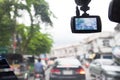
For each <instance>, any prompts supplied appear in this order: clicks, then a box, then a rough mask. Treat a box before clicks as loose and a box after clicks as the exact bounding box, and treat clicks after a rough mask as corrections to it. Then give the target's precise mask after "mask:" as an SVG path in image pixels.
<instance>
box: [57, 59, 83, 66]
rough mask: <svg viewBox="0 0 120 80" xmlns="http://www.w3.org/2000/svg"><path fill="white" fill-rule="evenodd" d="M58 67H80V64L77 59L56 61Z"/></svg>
mask: <svg viewBox="0 0 120 80" xmlns="http://www.w3.org/2000/svg"><path fill="white" fill-rule="evenodd" d="M57 63H58V66H65V65H68V66H69V65H70V66H80V65H81V64H80V62H79V61H78V60H77V59H60V60H57Z"/></svg>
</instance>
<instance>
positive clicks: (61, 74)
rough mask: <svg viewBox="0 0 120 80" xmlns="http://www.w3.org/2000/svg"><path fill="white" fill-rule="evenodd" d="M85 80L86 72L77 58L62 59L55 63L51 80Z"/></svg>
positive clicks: (51, 72)
mask: <svg viewBox="0 0 120 80" xmlns="http://www.w3.org/2000/svg"><path fill="white" fill-rule="evenodd" d="M74 79H75V80H85V70H84V69H83V67H82V66H81V64H80V62H79V60H77V59H76V58H61V59H57V60H56V61H55V64H54V66H53V67H52V69H51V71H50V80H74Z"/></svg>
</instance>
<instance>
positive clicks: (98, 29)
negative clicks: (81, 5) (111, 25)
mask: <svg viewBox="0 0 120 80" xmlns="http://www.w3.org/2000/svg"><path fill="white" fill-rule="evenodd" d="M76 18H96V22H97V23H96V24H97V30H76V25H75V19H76ZM71 30H72V33H96V32H101V20H100V17H99V16H74V17H72V18H71Z"/></svg>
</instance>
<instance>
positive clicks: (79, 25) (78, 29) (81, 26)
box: [71, 16, 101, 33]
mask: <svg viewBox="0 0 120 80" xmlns="http://www.w3.org/2000/svg"><path fill="white" fill-rule="evenodd" d="M71 30H72V33H96V32H101V19H100V17H99V16H74V17H72V18H71Z"/></svg>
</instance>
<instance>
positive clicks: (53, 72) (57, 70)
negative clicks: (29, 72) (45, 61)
mask: <svg viewBox="0 0 120 80" xmlns="http://www.w3.org/2000/svg"><path fill="white" fill-rule="evenodd" d="M51 73H52V74H60V70H59V69H52V70H51Z"/></svg>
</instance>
